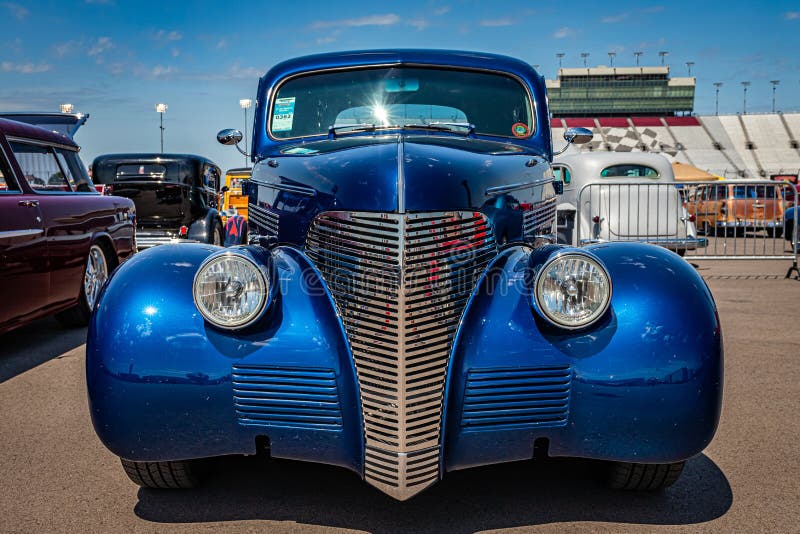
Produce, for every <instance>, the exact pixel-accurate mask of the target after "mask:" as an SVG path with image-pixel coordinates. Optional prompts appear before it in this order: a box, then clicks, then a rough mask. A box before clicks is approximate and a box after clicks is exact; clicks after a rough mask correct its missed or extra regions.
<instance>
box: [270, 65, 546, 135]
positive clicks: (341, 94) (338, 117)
mask: <svg viewBox="0 0 800 534" xmlns="http://www.w3.org/2000/svg"><path fill="white" fill-rule="evenodd" d="M454 123H458V124H464V125H466V124H472V125H474V126H475V132H476V133H482V134H487V135H496V136H501V137H519V138H527V137H530V135H531V134H532V133H533V131H534V127H535V125H534V124H533V114H532V112H531V103H530V99H529V97H528V92H527V91H526V90H525V88H524V87H523V85H522V84H521V83H519V82H518V81H516V80H515V79H514V78H511V77H509V76H504V75H501V74H492V73H484V72H472V71H460V70H451V69H432V68H411V67H395V68H375V69H360V70H346V71H339V72H326V73H322V74H313V75H309V76H303V77H300V78H295V79H292V80H289V81H288V82H286V83H284V84H283V85H282V86H281V87H280V88H279V90H278V92H277V94H276V95H275V99H274V102H273V106H272V111H271V116H270V132H271V134H272V136H273V137H275V138H278V139H290V138H295V137H304V136H311V135H320V134H327V133H328V130H329V128H330V127H331V126H336V127H343V128H342V130H341V131H342V132H345V131H353V130H358V129H359V126H360V127H362V128H366V127H372V126H374V127H376V128H387V127H388V128H390V127H403V126H412V125H419V126H423V127H424V126H428V127H430V126H432V125H433V126H436V125H437V124H438V125H441V126H448V125H451V126H453V129H454V131H461V132H464V131H465V130H464V129H463V128H461V129H460V130H459V129H458V128H456V126H454ZM348 126H350V128H347V127H348Z"/></svg>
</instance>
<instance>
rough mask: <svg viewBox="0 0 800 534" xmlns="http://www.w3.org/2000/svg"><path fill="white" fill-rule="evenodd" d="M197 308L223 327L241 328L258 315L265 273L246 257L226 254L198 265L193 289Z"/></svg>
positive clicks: (266, 285) (264, 297)
mask: <svg viewBox="0 0 800 534" xmlns="http://www.w3.org/2000/svg"><path fill="white" fill-rule="evenodd" d="M192 293H193V295H194V303H195V306H197V309H198V310H199V311H200V313H201V314H202V315H203V317H205V318H206V320H208V321H209V322H210V323H212V324H214V325H215V326H219V327H222V328H243V327H245V326H247V325H249V324H251V323H252V322H254V321H255V320H257V319H258V318H259V316H260V315H261V312H262V311H263V310H264V306H265V305H266V303H267V297H268V293H269V281H268V280H267V275H266V273H265V272H263V271H262V270H261V269H260V268H259V267H258V265H256V264H255V263H253V261H251V260H250V259H249V258H247V257H245V256H242V255H240V254H231V253H226V254H222V255H220V256H214V257H212V258H210V259H209V260H207V261H206V262H205V263H203V264H202V265H201V266H200V269H199V270H198V271H197V274H196V275H195V277H194V286H193V289H192Z"/></svg>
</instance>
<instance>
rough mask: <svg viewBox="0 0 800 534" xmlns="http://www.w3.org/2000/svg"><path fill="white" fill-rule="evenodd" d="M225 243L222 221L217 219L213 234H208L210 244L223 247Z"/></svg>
mask: <svg viewBox="0 0 800 534" xmlns="http://www.w3.org/2000/svg"><path fill="white" fill-rule="evenodd" d="M223 243H225V235H224V234H223V233H222V223H220V222H219V221H216V222H215V223H214V229H213V230H212V231H211V235H209V236H208V244H209V245H216V246H218V247H221V246H222V245H223Z"/></svg>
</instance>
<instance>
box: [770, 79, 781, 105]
mask: <svg viewBox="0 0 800 534" xmlns="http://www.w3.org/2000/svg"><path fill="white" fill-rule="evenodd" d="M769 83H771V84H772V112H773V113H775V89H776V88H777V87H778V84H779V83H781V81H780V80H770V81H769Z"/></svg>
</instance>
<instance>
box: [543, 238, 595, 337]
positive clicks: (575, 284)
mask: <svg viewBox="0 0 800 534" xmlns="http://www.w3.org/2000/svg"><path fill="white" fill-rule="evenodd" d="M534 287H535V289H534V296H535V299H536V307H537V309H538V310H539V312H540V313H541V314H542V315H543V316H544V318H545V319H547V320H549V321H550V322H552V323H553V324H555V325H556V326H559V327H561V328H569V329H574V328H582V327H585V326H589V325H590V324H592V323H594V322H595V321H596V320H597V319H599V318H600V317H601V316H602V315H603V313H605V311H606V309H607V308H608V305H609V303H610V302H611V279H610V278H609V276H608V273H607V272H606V270H605V268H604V267H603V266H602V265H601V264H600V262H599V261H597V260H595V259H594V258H592V257H591V256H589V255H587V254H580V253H567V254H563V255H557V256H555V257H554V258H552V259H551V260H549V261H548V262H547V263H545V264H544V265H543V266H542V268H541V269H540V270H539V273H538V274H537V276H536V279H535V282H534Z"/></svg>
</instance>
